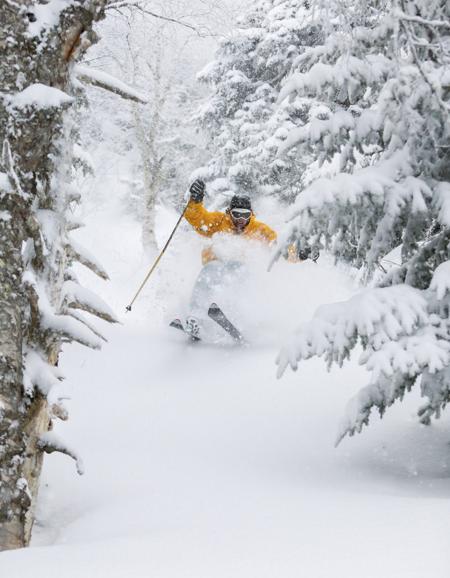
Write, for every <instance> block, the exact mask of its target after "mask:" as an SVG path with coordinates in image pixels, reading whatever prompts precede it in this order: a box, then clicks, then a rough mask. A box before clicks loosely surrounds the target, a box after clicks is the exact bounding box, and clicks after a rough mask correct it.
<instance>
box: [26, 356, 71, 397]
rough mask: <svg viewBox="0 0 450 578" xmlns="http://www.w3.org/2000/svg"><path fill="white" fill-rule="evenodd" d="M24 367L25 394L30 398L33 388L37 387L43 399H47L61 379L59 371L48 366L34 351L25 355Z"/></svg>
mask: <svg viewBox="0 0 450 578" xmlns="http://www.w3.org/2000/svg"><path fill="white" fill-rule="evenodd" d="M24 365H25V371H24V378H23V384H24V389H25V392H26V393H27V394H28V395H30V396H32V395H33V391H34V388H35V387H37V388H38V389H39V391H40V392H41V393H42V394H43V395H44V396H45V397H48V395H49V393H50V391H51V390H52V388H53V387H55V386H56V385H58V384H59V382H60V381H61V380H62V379H63V375H62V373H61V371H60V370H59V369H58V368H57V367H55V366H53V365H50V364H49V363H48V362H47V361H46V360H45V359H44V358H43V357H42V356H41V355H39V354H38V353H37V352H36V351H33V350H30V351H29V352H28V353H26V354H25V363H24Z"/></svg>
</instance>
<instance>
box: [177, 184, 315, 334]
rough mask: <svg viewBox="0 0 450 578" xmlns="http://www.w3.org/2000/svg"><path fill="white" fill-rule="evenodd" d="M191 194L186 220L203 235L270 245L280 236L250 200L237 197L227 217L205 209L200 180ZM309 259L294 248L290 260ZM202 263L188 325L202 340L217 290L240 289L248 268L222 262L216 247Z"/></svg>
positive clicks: (203, 188)
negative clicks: (236, 237)
mask: <svg viewBox="0 0 450 578" xmlns="http://www.w3.org/2000/svg"><path fill="white" fill-rule="evenodd" d="M189 192H190V200H189V203H188V206H187V208H186V211H185V218H186V220H187V221H188V222H189V223H190V224H191V225H192V226H193V228H194V229H195V230H196V231H197V233H199V234H200V235H202V236H204V237H212V236H213V235H215V234H216V233H224V234H230V235H240V236H242V237H244V238H247V239H254V240H257V241H261V242H262V243H265V244H267V245H272V244H273V243H275V241H276V239H277V234H276V232H275V231H274V230H273V229H271V228H270V227H269V226H268V225H266V224H265V223H262V222H261V221H258V220H257V219H256V218H255V215H254V213H253V211H252V207H251V203H250V199H249V198H248V197H246V196H239V195H234V196H233V197H232V198H231V201H230V205H229V207H228V208H227V210H226V212H225V213H223V212H219V211H214V212H211V211H208V210H207V209H205V207H204V206H203V198H204V195H205V184H204V182H203V181H201V180H200V179H197V180H196V181H194V183H193V184H192V185H191V187H190V189H189ZM294 253H296V254H294ZM307 258H308V256H307V255H306V253H304V252H303V254H302V253H301V252H299V253H297V252H296V250H295V248H294V247H290V248H289V253H288V259H289V260H290V261H300V260H304V259H307ZM202 262H203V265H204V266H203V268H202V270H201V272H200V274H199V276H198V277H197V280H196V282H195V285H194V289H193V291H192V297H191V303H190V309H191V311H190V315H189V316H188V318H187V319H186V323H185V330H186V331H187V332H188V333H189V334H190V335H191V336H193V337H198V336H199V333H200V321H199V320H200V319H202V317H203V316H204V312H205V310H207V308H208V307H209V306H210V304H211V302H212V300H213V295H214V292H215V291H216V290H217V288H219V287H220V288H221V289H223V288H225V289H226V288H227V287H231V286H232V285H234V286H236V284H237V283H238V282H239V281H240V280H241V279H242V280H243V278H244V275H245V268H244V266H243V264H242V263H241V262H240V261H226V262H224V261H221V260H219V259H218V258H217V256H216V255H215V254H214V251H213V248H212V247H207V248H205V249H204V250H203V252H202Z"/></svg>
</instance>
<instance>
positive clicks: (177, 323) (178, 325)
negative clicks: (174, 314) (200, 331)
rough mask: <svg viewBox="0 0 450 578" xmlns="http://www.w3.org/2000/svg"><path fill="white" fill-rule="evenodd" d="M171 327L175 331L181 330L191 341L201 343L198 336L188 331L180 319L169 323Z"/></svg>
mask: <svg viewBox="0 0 450 578" xmlns="http://www.w3.org/2000/svg"><path fill="white" fill-rule="evenodd" d="M169 326H170V327H175V329H179V330H180V331H182V332H183V333H185V334H186V335H187V336H188V337H189V339H190V340H191V341H194V342H196V341H201V338H200V337H199V336H198V335H193V334H192V333H190V332H189V331H187V330H186V328H185V326H184V325H183V324H182V323H181V321H180V319H174V320H173V321H171V322H170V323H169Z"/></svg>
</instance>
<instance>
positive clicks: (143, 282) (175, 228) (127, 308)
mask: <svg viewBox="0 0 450 578" xmlns="http://www.w3.org/2000/svg"><path fill="white" fill-rule="evenodd" d="M186 209H187V205H186V206H185V207H184V209H183V212H182V213H181V215H180V218H179V219H178V221H177V224H176V225H175V227H174V229H173V231H172V232H171V233H170V237H169V238H168V239H167V242H166V244H165V245H164V247H163V249H162V251H161V253H160V254H159V255H158V256H157V257H156V259H155V262H154V263H153V265H152V266H151V267H150V271H149V272H148V273H147V275H146V276H145V279H144V280H143V281H142V283H141V285H140V286H139V289H138V290H137V291H136V294H135V296H134V297H133V299H132V300H131V303H130V304H129V305H127V306H126V307H125V310H126V311H131V307H132V306H133V303H134V302H135V301H136V299H137V297H138V295H139V293H140V292H141V291H142V289H143V288H144V285H145V284H146V283H147V281H148V280H149V278H150V275H151V274H152V273H153V271H154V270H155V269H156V267H157V265H158V263H159V262H160V260H161V257H162V256H163V255H164V253H165V252H166V249H167V247H168V246H169V243H170V241H171V240H172V237H173V236H174V235H175V231H176V230H177V229H178V225H179V224H180V223H181V221H182V219H183V217H184V213H185V212H186Z"/></svg>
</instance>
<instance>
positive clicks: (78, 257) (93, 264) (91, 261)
mask: <svg viewBox="0 0 450 578" xmlns="http://www.w3.org/2000/svg"><path fill="white" fill-rule="evenodd" d="M65 248H66V251H67V255H68V257H69V259H73V260H74V261H77V262H78V263H81V264H82V265H84V266H85V267H87V268H88V269H90V270H91V271H92V272H93V273H95V274H96V275H98V276H99V277H100V278H101V279H104V280H105V281H108V280H109V276H108V273H107V272H106V271H105V269H104V268H103V267H102V265H101V264H100V263H99V262H98V261H97V260H96V258H95V257H94V256H93V255H92V254H91V253H90V252H89V251H88V250H87V249H85V248H84V247H83V246H82V245H80V244H79V243H76V242H75V241H72V240H71V241H70V244H68V245H66V247H65Z"/></svg>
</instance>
